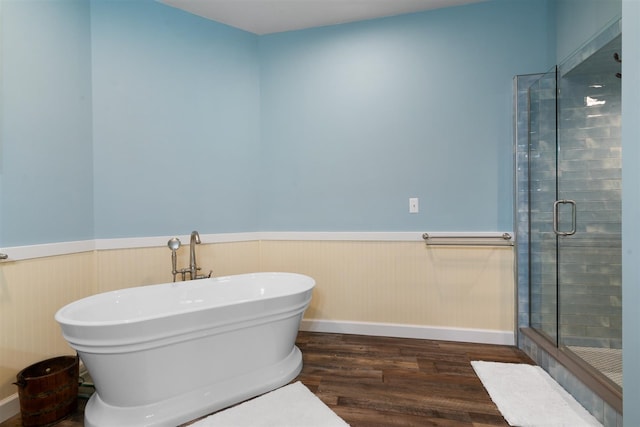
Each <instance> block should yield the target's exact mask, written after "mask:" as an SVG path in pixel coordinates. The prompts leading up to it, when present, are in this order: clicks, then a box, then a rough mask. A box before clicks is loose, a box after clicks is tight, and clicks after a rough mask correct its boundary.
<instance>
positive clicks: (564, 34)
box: [556, 0, 622, 64]
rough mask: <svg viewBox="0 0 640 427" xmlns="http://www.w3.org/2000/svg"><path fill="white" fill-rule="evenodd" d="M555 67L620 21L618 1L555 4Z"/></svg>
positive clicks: (558, 0) (562, 0) (561, 0)
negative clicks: (612, 24)
mask: <svg viewBox="0 0 640 427" xmlns="http://www.w3.org/2000/svg"><path fill="white" fill-rule="evenodd" d="M556 3H557V5H556V9H557V12H556V22H557V29H556V30H557V42H556V52H557V55H556V56H557V61H556V62H557V63H558V64H560V63H562V62H563V61H564V60H565V59H567V57H568V56H570V55H571V54H572V53H573V52H575V51H576V50H578V48H580V47H582V46H583V45H585V44H587V43H588V42H589V41H591V39H592V38H593V37H594V36H596V35H598V34H599V33H600V32H601V31H602V30H603V29H605V28H607V27H608V26H609V25H611V23H613V22H615V21H617V20H619V19H620V17H621V14H622V2H621V1H620V0H556Z"/></svg>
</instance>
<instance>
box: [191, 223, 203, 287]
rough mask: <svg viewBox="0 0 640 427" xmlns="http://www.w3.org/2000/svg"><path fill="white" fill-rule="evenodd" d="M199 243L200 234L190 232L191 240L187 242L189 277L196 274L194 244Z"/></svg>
mask: <svg viewBox="0 0 640 427" xmlns="http://www.w3.org/2000/svg"><path fill="white" fill-rule="evenodd" d="M199 244H200V234H199V233H198V232H197V231H192V232H191V240H190V242H189V272H190V273H191V279H195V278H196V277H197V276H198V270H199V268H198V263H197V262H196V245H199Z"/></svg>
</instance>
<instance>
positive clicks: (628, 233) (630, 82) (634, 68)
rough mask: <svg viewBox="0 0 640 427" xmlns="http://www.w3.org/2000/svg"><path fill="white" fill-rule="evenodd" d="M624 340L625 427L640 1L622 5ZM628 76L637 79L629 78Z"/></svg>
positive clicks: (638, 340)
mask: <svg viewBox="0 0 640 427" xmlns="http://www.w3.org/2000/svg"><path fill="white" fill-rule="evenodd" d="M622 28H623V32H622V58H623V62H622V123H623V125H622V152H623V153H624V155H623V161H622V265H623V271H622V325H623V328H622V342H623V343H624V344H623V355H622V359H623V372H624V379H623V381H624V425H625V426H627V427H635V426H639V425H640V405H638V397H639V396H640V365H639V364H638V357H639V355H640V333H639V332H638V331H639V328H638V325H640V322H639V320H640V319H639V317H640V316H639V315H638V307H640V240H639V239H638V237H639V236H640V168H638V165H639V164H640V144H639V143H638V142H639V141H640V121H638V117H640V101H639V100H640V79H638V78H637V77H635V78H634V77H633V76H640V2H638V1H637V0H623V1H622ZM627 76H631V77H632V78H629V77H627Z"/></svg>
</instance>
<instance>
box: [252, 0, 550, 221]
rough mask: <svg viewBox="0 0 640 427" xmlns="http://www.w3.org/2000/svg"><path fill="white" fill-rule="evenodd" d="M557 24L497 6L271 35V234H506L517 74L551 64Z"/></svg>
mask: <svg viewBox="0 0 640 427" xmlns="http://www.w3.org/2000/svg"><path fill="white" fill-rule="evenodd" d="M547 15H548V9H547V8H546V3H545V2H539V1H518V2H513V1H493V2H487V3H479V4H475V5H470V6H465V7H457V8H450V9H442V10H437V11H430V12H425V13H417V14H411V15H405V16H400V17H393V18H387V19H378V20H373V21H367V22H361V23H355V24H349V25H340V26H333V27H325V28H318V29H312V30H304V31H297V32H288V33H282V34H276V35H270V36H264V37H261V39H260V53H261V66H262V81H261V87H262V123H263V125H262V143H263V147H264V150H265V151H264V155H263V159H264V164H263V169H262V180H261V191H260V193H261V196H262V198H261V215H260V220H261V228H262V229H265V230H449V231H460V230H473V231H496V230H510V229H511V228H512V227H513V219H512V204H513V197H512V193H513V187H512V184H513V162H512V157H513V136H512V135H513V134H512V128H513V126H512V116H513V103H512V98H513V88H512V78H513V76H514V75H516V74H526V73H531V72H537V71H543V70H545V69H546V68H547V67H550V66H551V65H552V64H553V60H554V55H555V52H553V50H551V49H549V43H548V39H547V37H546V35H547V33H548V32H549V31H553V29H554V28H553V26H551V28H550V26H549V25H548V23H547V20H546V18H547ZM409 197H419V198H420V209H421V211H420V213H419V214H409V213H408V199H409Z"/></svg>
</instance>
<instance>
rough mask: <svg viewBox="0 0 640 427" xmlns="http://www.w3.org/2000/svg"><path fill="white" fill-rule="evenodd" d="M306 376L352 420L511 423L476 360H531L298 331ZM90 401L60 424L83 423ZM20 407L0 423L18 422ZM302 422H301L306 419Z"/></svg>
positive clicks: (508, 353) (473, 348)
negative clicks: (487, 387) (492, 396)
mask: <svg viewBox="0 0 640 427" xmlns="http://www.w3.org/2000/svg"><path fill="white" fill-rule="evenodd" d="M297 345H298V347H299V348H300V350H302V354H303V358H304V367H303V369H302V372H301V373H300V375H299V376H298V378H296V379H295V380H294V382H295V381H302V383H303V384H305V385H306V386H307V387H308V388H309V389H310V390H311V391H312V392H314V393H315V394H316V395H317V396H318V397H319V398H320V399H321V400H322V401H323V402H324V403H325V404H327V405H328V406H329V407H330V408H331V409H333V410H334V411H335V412H336V413H337V414H338V415H339V416H340V417H342V418H343V419H344V420H345V421H346V422H347V423H349V424H350V425H351V426H352V427H358V426H365V427H375V426H384V427H395V426H421V427H422V426H474V427H482V426H508V424H507V423H506V421H505V420H504V419H503V418H502V416H501V415H500V412H499V411H498V409H497V408H496V406H495V405H494V404H493V402H492V401H491V399H490V398H489V395H488V394H487V392H486V390H485V389H484V387H483V386H482V383H481V382H480V380H479V379H478V377H477V376H476V375H475V372H474V371H473V368H472V367H471V364H470V362H471V361H472V360H488V361H496V362H511V363H529V364H533V361H532V360H531V359H529V358H528V357H527V356H526V355H525V354H524V353H523V352H521V351H520V350H519V349H517V348H515V347H509V346H497V345H487V344H470V343H455V342H446V341H430V340H417V339H407V338H388V337H370V336H361V335H344V334H325V333H311V332H300V333H299V335H298V339H297ZM83 403H84V402H81V404H80V405H79V409H78V411H77V412H76V413H75V414H72V415H70V416H69V417H67V418H66V419H64V420H62V421H60V422H58V423H57V424H56V426H58V427H77V426H82V425H83V422H82V419H83V412H82V411H83V408H84V404H83ZM20 425H21V422H20V416H19V415H17V416H16V417H14V418H11V419H9V420H7V421H5V422H3V423H0V427H17V426H20ZM301 427H303V426H301Z"/></svg>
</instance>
